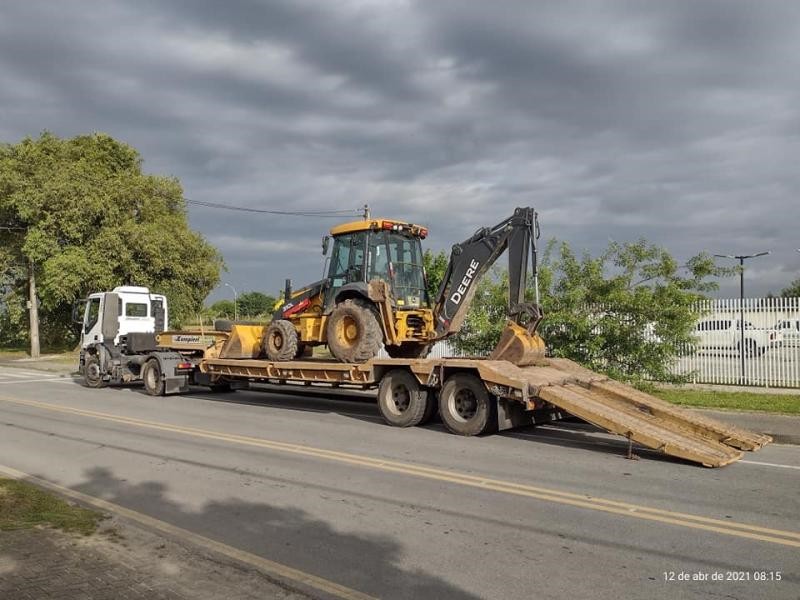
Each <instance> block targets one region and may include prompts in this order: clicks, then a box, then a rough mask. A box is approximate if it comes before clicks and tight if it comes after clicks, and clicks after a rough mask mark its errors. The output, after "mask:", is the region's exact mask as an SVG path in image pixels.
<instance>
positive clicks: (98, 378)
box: [83, 354, 108, 388]
mask: <svg viewBox="0 0 800 600" xmlns="http://www.w3.org/2000/svg"><path fill="white" fill-rule="evenodd" d="M83 383H84V384H85V385H86V387H90V388H102V387H106V385H108V382H106V381H104V380H103V373H102V371H101V370H100V357H99V356H97V355H96V354H90V355H88V356H87V357H86V362H85V363H84V365H83Z"/></svg>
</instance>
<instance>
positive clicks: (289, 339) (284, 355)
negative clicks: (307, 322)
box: [263, 319, 298, 361]
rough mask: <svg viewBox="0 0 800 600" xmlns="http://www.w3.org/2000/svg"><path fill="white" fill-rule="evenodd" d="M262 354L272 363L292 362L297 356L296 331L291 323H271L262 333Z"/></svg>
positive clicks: (282, 321) (284, 321)
mask: <svg viewBox="0 0 800 600" xmlns="http://www.w3.org/2000/svg"><path fill="white" fill-rule="evenodd" d="M263 347H264V353H265V354H266V355H267V358H269V359H270V360H274V361H287V360H293V359H294V358H295V357H296V356H297V351H298V339H297V330H296V329H295V328H294V325H292V323H291V321H287V320H286V319H279V320H277V321H273V322H272V323H270V324H269V326H268V327H267V330H266V331H265V332H264V342H263Z"/></svg>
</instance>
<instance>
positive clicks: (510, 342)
mask: <svg viewBox="0 0 800 600" xmlns="http://www.w3.org/2000/svg"><path fill="white" fill-rule="evenodd" d="M543 358H544V340H543V339H542V338H540V337H539V336H538V335H537V334H536V333H530V332H529V331H528V330H527V329H526V328H525V327H522V326H521V325H517V324H516V323H514V321H508V323H506V328H505V329H504V330H503V333H502V334H501V335H500V342H498V344H497V346H496V347H495V349H494V351H493V352H492V355H491V356H490V357H489V359H490V360H507V361H508V362H510V363H513V364H515V365H517V366H518V367H526V366H529V365H534V364H536V363H537V362H538V361H541V360H542V359H543Z"/></svg>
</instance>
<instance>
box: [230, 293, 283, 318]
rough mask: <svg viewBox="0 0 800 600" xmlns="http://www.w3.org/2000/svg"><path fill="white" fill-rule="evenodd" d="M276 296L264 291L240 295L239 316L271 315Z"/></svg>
mask: <svg viewBox="0 0 800 600" xmlns="http://www.w3.org/2000/svg"><path fill="white" fill-rule="evenodd" d="M274 306H275V298H274V297H273V296H270V295H268V294H264V293H263V292H245V293H243V294H240V295H239V298H238V307H237V308H238V311H239V316H240V317H241V316H245V317H271V316H272V312H273V307H274Z"/></svg>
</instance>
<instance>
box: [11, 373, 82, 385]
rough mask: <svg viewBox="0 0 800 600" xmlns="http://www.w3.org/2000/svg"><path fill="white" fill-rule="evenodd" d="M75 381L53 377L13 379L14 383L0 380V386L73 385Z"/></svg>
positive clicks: (68, 378)
mask: <svg viewBox="0 0 800 600" xmlns="http://www.w3.org/2000/svg"><path fill="white" fill-rule="evenodd" d="M74 381H77V379H73V378H71V377H58V376H57V375H56V376H53V377H49V378H47V379H15V380H14V381H2V380H0V386H4V385H14V384H15V383H64V382H69V383H73V382H74Z"/></svg>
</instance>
